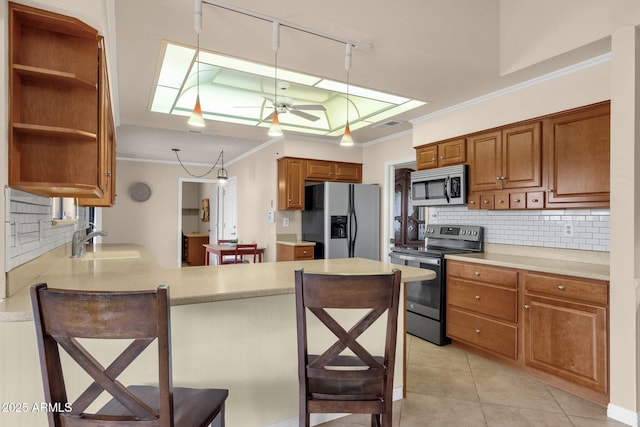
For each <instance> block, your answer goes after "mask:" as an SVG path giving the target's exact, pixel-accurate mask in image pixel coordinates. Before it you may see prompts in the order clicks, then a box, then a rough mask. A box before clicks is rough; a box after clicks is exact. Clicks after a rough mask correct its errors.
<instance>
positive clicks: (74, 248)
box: [71, 222, 108, 258]
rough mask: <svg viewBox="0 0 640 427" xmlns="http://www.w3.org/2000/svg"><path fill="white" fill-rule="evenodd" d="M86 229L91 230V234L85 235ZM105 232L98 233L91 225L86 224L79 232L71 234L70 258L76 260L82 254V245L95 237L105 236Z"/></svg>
mask: <svg viewBox="0 0 640 427" xmlns="http://www.w3.org/2000/svg"><path fill="white" fill-rule="evenodd" d="M87 228H91V230H92V231H91V232H90V233H89V234H87ZM107 235H108V233H107V232H106V231H98V230H96V229H95V225H94V224H93V223H90V222H88V223H86V224H84V225H83V226H81V228H80V229H79V230H76V231H75V233H73V238H72V239H71V258H78V257H80V256H82V254H83V253H84V244H85V243H86V242H88V241H89V240H91V239H93V238H94V237H96V236H107Z"/></svg>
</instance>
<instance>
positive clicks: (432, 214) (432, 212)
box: [429, 209, 438, 221]
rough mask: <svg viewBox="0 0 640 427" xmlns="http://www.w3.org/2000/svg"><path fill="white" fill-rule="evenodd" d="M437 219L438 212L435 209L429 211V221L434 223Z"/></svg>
mask: <svg viewBox="0 0 640 427" xmlns="http://www.w3.org/2000/svg"><path fill="white" fill-rule="evenodd" d="M437 219H438V211H437V210H435V209H429V221H435V220H437Z"/></svg>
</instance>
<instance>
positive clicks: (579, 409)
mask: <svg viewBox="0 0 640 427" xmlns="http://www.w3.org/2000/svg"><path fill="white" fill-rule="evenodd" d="M407 353H408V361H407V398H406V399H404V400H402V401H398V402H395V403H394V414H393V427H416V426H421V427H422V426H464V427H467V426H487V427H502V426H505V427H507V426H508V427H514V426H516V427H517V426H550V427H563V426H576V427H601V426H625V424H622V423H620V422H617V421H615V420H613V419H611V418H607V415H606V414H607V411H606V408H604V407H602V406H599V405H596V404H594V403H591V402H589V401H586V400H584V399H581V398H578V397H576V396H573V395H571V394H569V393H566V392H564V391H562V390H559V389H557V388H555V387H551V386H549V385H546V384H543V383H541V382H539V381H536V380H533V379H531V378H529V377H527V376H525V375H523V374H521V373H519V372H516V371H514V370H511V369H508V368H505V367H502V366H500V365H497V364H495V363H493V362H490V361H488V360H485V359H483V358H481V357H478V356H475V355H473V354H470V353H467V352H465V351H463V350H460V349H457V348H454V347H452V346H450V345H447V346H443V347H439V346H437V345H434V344H431V343H429V342H427V341H424V340H421V339H420V338H416V337H413V336H411V335H407ZM369 425H370V417H369V416H368V415H367V416H365V415H350V416H348V417H344V418H341V419H338V420H335V421H331V422H328V423H324V424H322V426H323V427H358V426H369Z"/></svg>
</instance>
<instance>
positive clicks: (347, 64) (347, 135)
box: [340, 43, 353, 147]
mask: <svg viewBox="0 0 640 427" xmlns="http://www.w3.org/2000/svg"><path fill="white" fill-rule="evenodd" d="M344 68H345V69H346V70H347V124H346V126H345V127H344V135H342V139H341V140H340V145H341V146H342V147H351V146H352V145H353V138H352V137H351V129H350V128H349V71H350V70H351V43H347V44H346V50H345V58H344Z"/></svg>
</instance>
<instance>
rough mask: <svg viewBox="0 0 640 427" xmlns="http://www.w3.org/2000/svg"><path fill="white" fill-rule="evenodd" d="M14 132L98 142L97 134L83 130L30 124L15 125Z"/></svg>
mask: <svg viewBox="0 0 640 427" xmlns="http://www.w3.org/2000/svg"><path fill="white" fill-rule="evenodd" d="M13 130H14V131H16V132H18V133H22V134H31V135H41V136H51V137H65V138H71V139H74V140H82V141H87V142H96V138H97V136H96V134H95V133H91V132H85V131H83V130H78V129H68V128H59V127H55V126H43V125H34V124H28V123H14V124H13ZM27 143H28V142H27Z"/></svg>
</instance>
